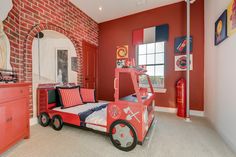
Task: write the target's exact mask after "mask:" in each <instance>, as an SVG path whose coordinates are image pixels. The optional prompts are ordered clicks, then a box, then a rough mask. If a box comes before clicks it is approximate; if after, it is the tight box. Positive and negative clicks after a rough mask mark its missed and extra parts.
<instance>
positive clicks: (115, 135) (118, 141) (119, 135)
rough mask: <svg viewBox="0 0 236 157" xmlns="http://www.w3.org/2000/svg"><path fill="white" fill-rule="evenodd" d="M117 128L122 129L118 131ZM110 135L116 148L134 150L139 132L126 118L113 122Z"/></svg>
mask: <svg viewBox="0 0 236 157" xmlns="http://www.w3.org/2000/svg"><path fill="white" fill-rule="evenodd" d="M117 127H118V128H117ZM122 128H123V129H122ZM114 129H115V130H114ZM116 129H120V131H117V130H116ZM121 129H122V130H121ZM109 136H110V139H111V142H112V144H113V145H114V146H115V147H116V148H118V149H120V150H122V151H126V152H128V151H131V150H133V149H134V148H135V147H136V145H137V143H138V139H137V134H136V131H135V129H134V127H133V126H132V125H131V124H130V123H128V122H126V121H124V120H117V121H115V122H114V123H112V125H111V127H110V131H109ZM122 140H123V141H122ZM129 140H130V141H129ZM127 141H129V142H127ZM126 142H127V143H126ZM122 145H123V146H122Z"/></svg>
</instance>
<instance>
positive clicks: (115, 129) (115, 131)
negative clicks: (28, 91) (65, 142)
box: [37, 68, 155, 151]
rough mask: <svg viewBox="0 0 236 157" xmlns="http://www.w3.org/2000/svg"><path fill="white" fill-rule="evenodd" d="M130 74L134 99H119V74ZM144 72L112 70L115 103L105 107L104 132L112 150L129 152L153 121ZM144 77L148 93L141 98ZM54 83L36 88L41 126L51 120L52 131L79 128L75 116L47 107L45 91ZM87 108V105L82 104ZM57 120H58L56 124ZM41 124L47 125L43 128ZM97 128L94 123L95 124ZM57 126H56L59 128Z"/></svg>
mask: <svg viewBox="0 0 236 157" xmlns="http://www.w3.org/2000/svg"><path fill="white" fill-rule="evenodd" d="M121 73H127V74H130V76H131V80H132V84H133V87H134V91H135V96H134V95H130V96H127V97H125V98H121V99H120V98H119V96H120V95H119V94H120V93H119V87H120V85H119V84H120V74H121ZM145 73H146V70H144V69H140V68H117V69H115V79H114V89H115V94H114V97H115V101H114V102H110V103H109V104H108V105H107V125H106V126H102V127H105V128H106V133H107V134H108V135H109V136H110V138H111V141H112V143H113V144H114V146H115V147H117V148H118V149H120V150H123V151H130V150H132V149H134V148H135V146H136V145H137V143H141V144H142V143H143V141H144V140H145V137H146V134H147V132H148V130H149V128H150V126H151V125H152V122H153V120H154V97H155V94H154V90H153V87H152V84H151V81H150V78H149V76H148V75H146V74H145ZM139 75H145V76H147V79H148V83H149V86H150V91H151V92H150V93H148V95H146V96H145V97H143V88H140V87H139V82H138V76H139ZM55 85H56V84H47V85H45V84H44V85H39V87H38V91H37V93H38V112H37V113H38V117H39V121H41V124H42V125H43V126H47V125H48V124H49V121H50V120H52V125H53V128H54V129H55V130H60V129H61V127H62V125H63V123H67V124H72V125H76V126H80V125H81V120H80V118H79V116H78V115H74V114H70V113H65V112H60V111H55V110H52V108H53V107H55V105H56V104H48V91H49V90H55V88H54V87H55ZM144 91H145V90H144ZM85 105H86V104H85ZM55 117H56V118H58V117H59V118H60V119H59V121H58V120H57V121H55ZM44 122H48V123H47V124H46V125H44ZM94 125H96V124H94ZM58 126H59V127H58Z"/></svg>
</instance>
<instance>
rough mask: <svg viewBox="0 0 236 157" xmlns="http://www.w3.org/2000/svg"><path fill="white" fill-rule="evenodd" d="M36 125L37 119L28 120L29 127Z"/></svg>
mask: <svg viewBox="0 0 236 157" xmlns="http://www.w3.org/2000/svg"><path fill="white" fill-rule="evenodd" d="M36 124H38V118H37V117H34V118H30V126H33V125H36Z"/></svg>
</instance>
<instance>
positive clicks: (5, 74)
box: [0, 69, 18, 83]
mask: <svg viewBox="0 0 236 157" xmlns="http://www.w3.org/2000/svg"><path fill="white" fill-rule="evenodd" d="M17 81H18V79H17V74H16V73H15V72H14V71H12V70H4V69H0V82H4V83H9V82H14V83H16V82H17Z"/></svg>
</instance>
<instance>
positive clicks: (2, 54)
mask: <svg viewBox="0 0 236 157" xmlns="http://www.w3.org/2000/svg"><path fill="white" fill-rule="evenodd" d="M12 7H13V4H12V0H8V1H3V0H0V69H8V70H11V69H12V67H11V65H10V42H9V40H8V37H7V35H6V34H5V32H4V29H3V23H2V21H4V20H5V19H6V18H7V15H8V13H9V12H10V10H11V9H12Z"/></svg>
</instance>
